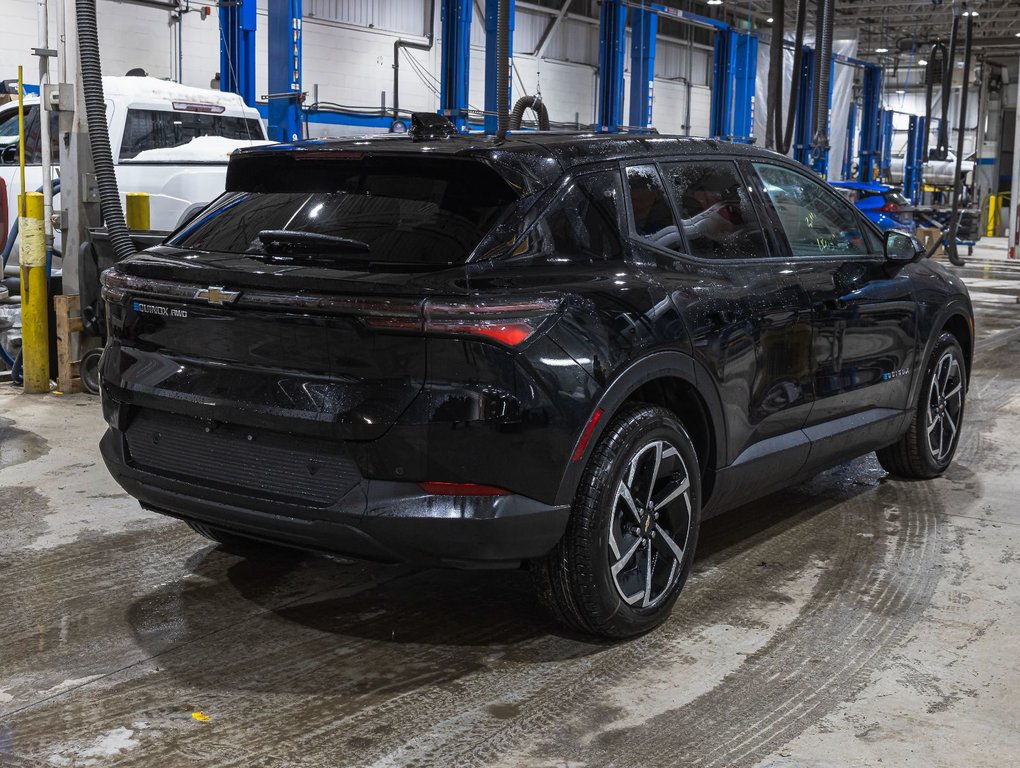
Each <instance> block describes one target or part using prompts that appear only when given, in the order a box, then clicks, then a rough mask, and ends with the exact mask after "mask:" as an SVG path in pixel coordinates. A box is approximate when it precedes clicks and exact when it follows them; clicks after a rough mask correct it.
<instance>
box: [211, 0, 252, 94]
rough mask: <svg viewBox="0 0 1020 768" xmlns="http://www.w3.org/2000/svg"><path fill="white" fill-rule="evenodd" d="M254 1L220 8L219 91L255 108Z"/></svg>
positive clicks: (244, 0)
mask: <svg viewBox="0 0 1020 768" xmlns="http://www.w3.org/2000/svg"><path fill="white" fill-rule="evenodd" d="M257 19H258V16H257V15H256V0H235V2H234V3H225V4H223V5H221V6H220V90H221V91H230V92H231V93H236V94H238V95H240V97H241V98H242V99H244V103H245V104H248V105H249V106H254V105H255V29H256V27H257V25H258V21H257Z"/></svg>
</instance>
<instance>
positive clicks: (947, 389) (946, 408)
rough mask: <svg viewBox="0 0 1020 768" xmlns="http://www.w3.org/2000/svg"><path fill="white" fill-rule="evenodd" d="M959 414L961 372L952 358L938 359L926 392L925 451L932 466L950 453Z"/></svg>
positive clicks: (947, 354) (954, 356)
mask: <svg viewBox="0 0 1020 768" xmlns="http://www.w3.org/2000/svg"><path fill="white" fill-rule="evenodd" d="M962 414H963V372H962V369H961V368H960V363H959V361H958V360H957V358H956V355H954V354H953V352H952V351H949V352H946V353H945V354H944V355H942V357H940V358H939V361H938V363H937V364H936V366H935V372H934V374H933V375H932V379H931V386H930V387H929V389H928V425H927V430H928V449H929V450H930V451H931V455H932V458H934V459H935V461H936V462H942V461H943V460H945V458H946V456H948V455H949V454H950V453H951V452H952V450H953V445H954V443H955V440H956V433H957V432H958V430H959V428H960V417H961V416H962Z"/></svg>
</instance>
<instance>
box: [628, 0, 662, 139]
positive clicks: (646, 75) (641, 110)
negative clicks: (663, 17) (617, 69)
mask: <svg viewBox="0 0 1020 768" xmlns="http://www.w3.org/2000/svg"><path fill="white" fill-rule="evenodd" d="M658 29H659V14H657V13H656V12H655V11H650V10H647V9H645V8H635V9H634V12H633V13H632V14H631V17H630V117H629V121H630V126H631V127H632V128H649V127H651V125H652V105H653V100H654V92H655V37H656V34H657V33H658Z"/></svg>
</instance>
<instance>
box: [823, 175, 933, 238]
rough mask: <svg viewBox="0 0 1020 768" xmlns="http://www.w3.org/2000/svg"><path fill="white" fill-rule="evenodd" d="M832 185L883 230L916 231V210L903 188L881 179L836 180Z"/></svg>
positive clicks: (912, 232)
mask: <svg viewBox="0 0 1020 768" xmlns="http://www.w3.org/2000/svg"><path fill="white" fill-rule="evenodd" d="M830 184H831V185H832V186H833V187H834V188H835V189H837V190H838V191H839V193H840V194H841V195H843V196H844V197H846V199H847V200H849V201H850V202H851V203H853V204H854V205H856V206H857V208H858V209H860V210H861V211H862V212H863V213H864V215H865V216H867V217H868V218H869V219H871V220H872V221H873V222H875V223H876V224H878V226H880V227H881V228H882V229H898V230H900V231H902V232H909V233H910V234H914V230H915V229H916V228H917V225H916V224H915V223H914V213H913V211H914V209H913V207H912V206H911V205H910V200H908V199H907V198H906V197H904V196H903V195H902V194H901V193H900V188H899V187H893V186H890V185H889V184H879V183H878V182H877V181H833V182H830Z"/></svg>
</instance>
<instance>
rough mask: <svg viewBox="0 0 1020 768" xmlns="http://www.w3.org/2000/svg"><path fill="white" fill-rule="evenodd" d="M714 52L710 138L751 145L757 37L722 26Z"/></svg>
mask: <svg viewBox="0 0 1020 768" xmlns="http://www.w3.org/2000/svg"><path fill="white" fill-rule="evenodd" d="M713 50H714V56H713V62H712V127H711V135H712V137H713V138H717V139H725V140H727V141H739V142H743V143H745V144H750V143H751V140H752V139H751V135H752V133H753V128H754V89H755V70H756V69H757V66H758V38H757V37H755V36H754V35H752V34H750V33H748V34H741V33H740V32H738V31H736V30H735V29H732V28H730V27H724V28H722V29H717V30H716V34H715V42H714V44H713Z"/></svg>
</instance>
